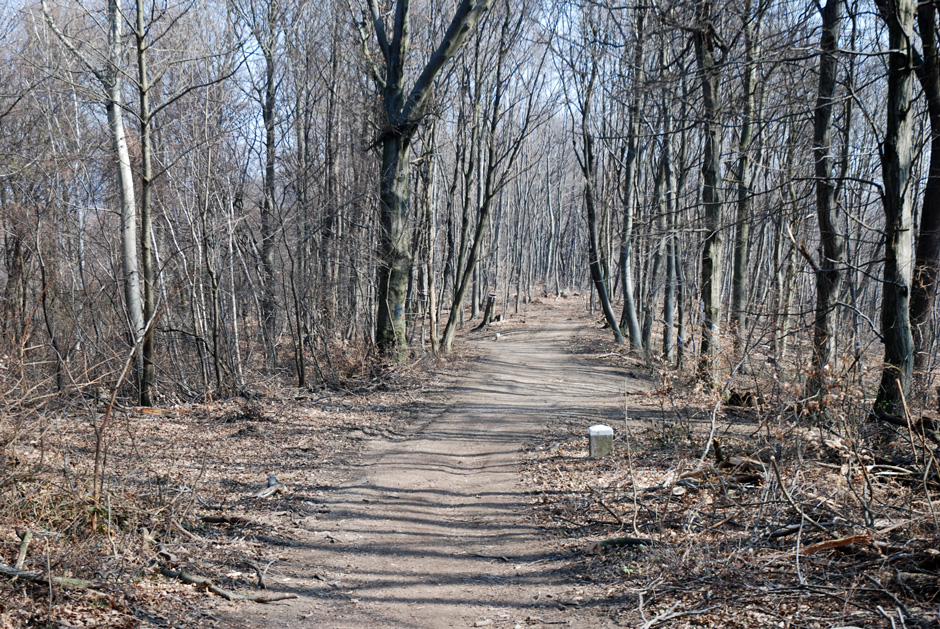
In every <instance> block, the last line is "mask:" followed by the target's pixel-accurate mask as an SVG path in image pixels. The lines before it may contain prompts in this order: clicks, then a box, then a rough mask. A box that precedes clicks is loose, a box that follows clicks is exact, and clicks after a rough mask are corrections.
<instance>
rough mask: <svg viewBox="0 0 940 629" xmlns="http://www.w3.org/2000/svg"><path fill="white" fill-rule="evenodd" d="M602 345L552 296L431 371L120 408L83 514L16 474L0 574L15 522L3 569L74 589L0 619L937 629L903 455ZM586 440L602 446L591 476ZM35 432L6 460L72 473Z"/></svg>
mask: <svg viewBox="0 0 940 629" xmlns="http://www.w3.org/2000/svg"><path fill="white" fill-rule="evenodd" d="M497 334H498V335H499V336H497ZM607 339H608V337H607V335H606V333H605V332H604V331H603V330H601V329H600V327H599V326H598V325H597V324H596V323H595V322H594V321H592V320H591V318H589V317H588V316H587V315H586V314H585V313H584V311H583V308H582V307H581V304H580V303H579V302H578V300H577V299H569V300H564V299H554V300H545V302H544V303H537V304H532V305H530V306H529V310H528V311H527V313H526V314H525V315H524V316H517V317H514V318H511V319H509V320H508V321H505V322H501V323H498V324H495V325H493V326H491V327H490V328H489V329H487V330H486V331H483V332H471V333H467V334H466V335H464V336H463V337H462V339H461V343H462V347H464V348H466V349H465V350H462V354H461V355H460V356H457V357H456V358H454V359H451V360H449V361H447V362H445V363H440V364H421V365H418V366H415V367H410V368H401V369H399V370H393V371H392V372H390V373H386V374H384V375H383V376H382V377H381V378H376V379H374V380H369V381H365V382H361V383H359V385H357V386H347V387H346V388H344V389H342V390H339V389H337V390H334V391H325V392H323V393H322V394H308V393H303V394H300V393H298V394H295V395H291V396H285V395H280V396H273V395H269V396H263V397H259V398H255V399H252V400H249V401H246V400H228V401H224V402H218V403H214V404H206V405H202V406H199V407H186V408H178V409H164V410H160V411H157V410H156V409H153V410H150V411H147V412H141V411H129V412H128V413H126V415H124V416H122V418H121V421H120V425H118V426H116V427H115V428H114V436H113V438H112V440H111V445H110V450H109V451H110V459H109V462H108V466H109V467H108V470H109V489H110V491H109V493H108V494H107V495H108V496H109V498H108V503H107V504H105V505H102V504H101V502H100V501H99V503H97V504H95V505H92V506H88V505H87V504H86V503H81V504H78V505H76V504H74V503H75V500H74V499H71V500H70V499H69V498H68V497H69V496H74V495H75V492H74V490H72V491H70V490H69V488H68V487H66V486H64V485H67V484H68V483H67V482H59V483H58V487H56V486H55V485H53V486H52V487H50V486H49V483H46V484H44V485H42V487H43V489H42V490H31V489H30V487H31V486H30V485H29V483H31V482H33V483H36V482H38V481H36V480H35V478H33V477H30V478H25V477H24V479H23V480H22V481H20V482H19V484H18V485H17V487H18V491H19V492H20V495H21V496H28V497H29V500H26V499H25V498H24V499H22V500H20V501H19V502H16V508H12V507H10V506H9V505H10V504H11V503H10V501H9V498H7V497H5V496H0V497H2V498H4V500H6V501H7V506H6V507H5V508H4V509H3V510H0V565H12V564H13V562H14V560H15V559H16V556H17V554H18V550H19V549H21V548H23V547H24V545H23V543H22V540H21V534H22V531H23V530H25V529H26V528H31V529H36V530H37V534H38V533H41V532H42V531H45V530H49V531H55V533H54V535H52V534H50V535H49V536H46V537H42V536H41V535H40V536H38V537H37V541H35V542H33V545H32V547H30V549H28V550H29V552H30V554H29V555H28V557H27V559H26V561H25V563H24V569H28V570H34V571H43V570H50V569H51V572H52V573H53V574H66V575H71V576H80V577H84V578H87V579H89V580H90V581H92V582H93V584H94V585H93V586H92V587H90V588H84V589H80V590H74V589H64V588H61V587H52V588H49V587H47V586H46V585H45V584H43V585H38V584H35V583H28V582H24V581H22V580H13V581H10V580H8V579H4V578H2V577H0V627H19V626H49V627H79V626H113V627H137V626H142V627H212V626H215V627H243V628H249V627H266V628H271V629H274V628H277V627H336V628H341V627H486V626H493V627H513V628H516V627H528V626H541V625H559V626H568V627H643V628H644V629H650V628H652V627H742V628H743V627H757V626H760V627H771V626H776V627H892V628H893V627H909V628H913V627H922V628H926V627H937V626H940V622H938V620H940V616H938V611H937V609H938V607H937V606H938V603H940V600H938V598H937V597H938V594H940V551H938V550H937V541H938V538H940V536H938V527H937V521H936V520H935V518H934V514H933V510H934V508H935V507H936V503H937V496H936V493H937V487H936V486H935V485H933V484H931V482H927V481H921V480H919V479H918V478H916V477H913V475H912V474H910V473H909V472H911V471H916V469H917V460H916V459H915V460H913V461H910V460H904V461H902V460H901V459H900V458H897V459H892V460H891V461H890V462H888V460H887V459H886V458H885V456H884V453H883V452H879V454H878V455H875V454H874V453H872V452H871V451H869V450H868V449H866V448H867V446H866V445H865V444H868V443H870V442H871V439H870V438H869V436H866V435H863V434H858V432H857V431H856V432H854V433H852V434H848V431H847V430H841V431H840V430H838V429H835V428H830V429H827V430H819V429H809V428H806V427H805V426H804V425H803V424H805V422H800V421H798V417H795V416H793V417H791V415H793V414H792V413H789V414H788V413H787V412H786V411H785V409H787V408H789V405H788V403H787V400H786V399H785V397H786V395H785V390H786V387H782V388H780V389H779V390H775V391H771V390H770V388H769V387H770V385H767V387H768V388H767V389H766V390H758V391H754V390H748V391H744V390H743V389H742V392H735V391H731V390H730V389H729V388H727V387H726V388H725V390H724V391H723V393H713V392H709V391H703V390H701V389H699V388H696V387H694V386H693V385H691V384H683V376H682V375H681V374H674V373H673V374H670V373H668V372H665V371H662V372H660V371H655V370H653V369H650V368H648V367H647V366H646V365H644V364H643V363H642V362H640V361H638V360H637V359H634V358H628V357H625V356H624V355H622V352H620V351H619V350H618V349H617V348H616V347H613V346H612V344H611V343H609V341H608V340H607ZM760 382H762V381H761V380H760V379H759V378H758V377H757V376H754V377H753V378H750V379H748V380H747V382H746V383H744V382H740V383H736V384H742V385H743V384H747V385H749V386H751V387H752V388H753V387H756V386H757V384H755V383H760ZM834 391H836V392H837V393H840V394H842V395H843V397H846V396H848V398H851V395H849V394H850V393H851V392H849V391H842V392H839V391H837V390H836V389H834ZM735 395H737V397H738V398H739V399H737V400H735V399H734V397H735ZM772 396H773V397H774V399H773V400H771V399H770V398H771V397H772ZM846 404H849V402H846ZM781 409H783V410H781ZM598 423H603V424H607V425H609V426H612V427H613V428H614V430H615V435H616V441H615V448H616V449H615V453H614V455H613V456H611V457H606V458H603V459H591V458H589V457H588V452H587V428H588V426H590V425H593V424H598ZM47 432H48V434H49V435H50V436H49V437H47V438H46V441H52V440H53V437H54V438H55V439H56V440H58V441H57V443H56V444H55V445H53V444H50V443H45V442H42V440H38V441H31V442H30V441H27V442H24V444H23V446H22V447H21V448H20V449H19V450H17V452H16V457H15V459H14V458H11V460H15V462H16V464H17V465H20V466H24V467H27V466H29V465H30V464H33V465H32V467H30V469H33V470H35V469H37V467H36V465H35V464H36V461H40V460H42V461H47V463H46V465H47V467H49V469H51V470H53V471H55V470H58V472H59V473H60V474H61V472H62V468H67V467H68V466H71V468H69V469H72V474H73V475H74V476H75V477H80V476H81V474H82V470H83V466H85V467H87V466H88V464H89V462H88V459H89V457H90V453H91V451H92V450H93V446H92V444H91V443H90V437H89V435H88V429H87V426H85V427H82V425H81V424H80V423H77V422H74V421H73V422H63V423H62V424H59V425H55V426H54V427H53V428H49V429H48V430H47ZM713 432H714V435H713V436H716V437H718V443H719V444H720V450H721V452H720V454H719V455H718V456H716V455H715V454H714V449H713V448H710V449H709V450H710V452H712V454H709V456H708V458H707V459H702V457H701V455H702V452H703V450H704V449H705V446H706V444H708V443H709V436H710V434H711V433H713ZM915 437H916V436H915V435H911V439H912V440H914V439H915ZM30 448H32V450H31V449H30ZM892 448H896V449H902V448H900V445H899V444H897V443H889V444H884V445H883V448H882V449H883V451H884V452H889V451H890V450H891V449H892ZM47 451H48V452H47ZM926 452H927V450H926V449H922V450H921V455H922V456H923V455H924V453H926ZM51 453H57V454H54V455H53V454H51ZM63 453H65V454H63ZM49 460H57V462H55V463H49V462H48V461H49ZM895 463H896V464H895ZM927 470H928V471H929V470H930V466H929V465H928V466H927ZM275 479H276V480H275ZM274 483H276V484H274ZM13 502H15V501H13ZM88 529H91V530H92V532H93V534H92V535H87V534H85V535H79V531H81V530H86V531H87V530H88ZM64 540H67V543H66V541H64ZM161 569H162V572H161ZM179 573H187V574H190V575H193V576H198V577H208V578H211V579H212V580H213V582H214V583H215V584H216V585H217V586H219V587H221V588H224V591H226V592H234V593H235V594H236V595H261V596H267V597H271V598H277V597H279V596H290V597H292V598H286V599H284V600H278V601H274V602H270V603H267V604H262V603H259V602H250V601H248V600H244V599H237V600H231V601H229V600H224V599H223V598H222V597H220V596H217V595H215V594H210V593H208V592H207V591H206V589H205V587H194V586H192V585H187V584H184V583H182V582H180V581H179V580H178V579H176V578H172V575H173V574H179ZM261 583H263V584H264V588H265V589H261V588H260V584H261Z"/></svg>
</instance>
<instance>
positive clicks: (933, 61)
mask: <svg viewBox="0 0 940 629" xmlns="http://www.w3.org/2000/svg"><path fill="white" fill-rule="evenodd" d="M917 23H918V26H919V30H920V38H921V41H922V42H923V47H924V49H923V58H922V59H921V61H920V63H917V64H916V65H915V70H916V71H917V78H918V79H919V80H920V86H921V89H922V90H923V91H924V95H925V96H926V99H927V114H928V117H929V118H930V167H929V170H928V172H927V183H926V185H925V186H924V199H923V204H922V206H921V212H920V226H919V228H918V232H917V250H916V256H917V257H916V261H915V264H914V279H913V285H912V287H911V325H912V326H913V333H914V366H915V368H916V369H918V370H922V369H926V368H929V366H930V365H929V364H928V363H929V358H930V354H929V353H928V349H929V348H930V345H931V341H932V324H933V314H934V304H935V302H936V297H937V282H938V279H940V52H938V50H937V6H936V5H935V4H934V3H933V2H922V3H920V4H918V5H917Z"/></svg>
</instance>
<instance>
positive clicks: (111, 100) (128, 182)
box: [41, 0, 146, 392]
mask: <svg viewBox="0 0 940 629" xmlns="http://www.w3.org/2000/svg"><path fill="white" fill-rule="evenodd" d="M41 6H42V12H43V16H44V18H45V20H46V23H47V24H48V25H49V28H50V29H52V32H53V33H55V35H56V37H57V38H58V39H59V40H60V41H61V42H62V44H63V45H64V46H65V47H66V49H68V51H69V52H70V53H71V54H72V55H74V56H75V57H76V58H77V59H78V60H79V61H80V62H81V63H82V64H84V66H85V67H86V68H87V69H88V70H89V71H90V72H91V73H92V74H94V75H95V78H96V79H98V81H99V82H100V83H101V87H102V90H103V97H104V106H105V111H106V113H107V118H108V131H109V135H110V137H111V148H112V150H113V151H114V155H115V158H116V159H117V173H116V174H117V182H118V192H119V196H120V204H121V226H120V231H121V239H120V240H121V270H122V273H123V276H124V277H123V284H124V306H125V308H126V315H127V321H128V332H129V339H130V344H131V346H135V345H137V344H138V343H139V342H140V339H141V336H142V334H143V333H144V328H145V325H146V324H145V320H144V310H143V300H142V298H141V290H140V264H139V262H138V259H137V201H136V196H135V193H134V178H133V173H132V172H131V160H130V152H129V151H128V147H127V138H126V136H125V131H124V119H123V118H122V112H123V109H122V107H121V103H122V102H123V95H122V94H121V72H122V70H121V66H122V64H123V59H122V47H121V31H122V28H121V24H122V23H123V20H124V17H123V16H122V15H121V12H120V9H119V7H118V2H117V0H108V7H107V14H108V33H107V40H108V53H107V58H108V60H107V65H106V67H105V68H104V69H100V68H97V67H95V66H94V65H92V64H91V63H90V61H89V60H88V59H87V58H86V57H85V55H84V54H82V52H81V51H80V50H78V49H77V48H76V47H75V45H74V44H73V43H72V41H71V40H70V39H69V38H68V37H67V36H66V35H65V34H64V33H63V32H62V31H61V30H60V29H59V27H58V26H56V24H55V22H54V21H53V19H52V16H51V15H50V13H49V7H48V6H47V4H46V2H45V0H43V1H42V3H41ZM135 353H136V357H135V359H136V367H137V368H136V372H135V381H136V385H137V390H138V392H139V391H140V378H141V375H142V373H143V353H142V352H141V351H139V348H138V349H137V350H135Z"/></svg>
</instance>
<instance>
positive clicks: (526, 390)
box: [214, 307, 627, 628]
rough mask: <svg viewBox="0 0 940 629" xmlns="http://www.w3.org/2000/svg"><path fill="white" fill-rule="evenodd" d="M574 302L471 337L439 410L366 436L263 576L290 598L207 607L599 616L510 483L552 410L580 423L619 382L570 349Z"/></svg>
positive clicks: (314, 618)
mask: <svg viewBox="0 0 940 629" xmlns="http://www.w3.org/2000/svg"><path fill="white" fill-rule="evenodd" d="M569 313H570V311H569V310H566V309H555V308H552V307H544V308H540V309H539V311H538V313H536V314H534V315H532V316H530V318H529V321H528V324H527V325H526V327H525V329H523V330H517V331H513V332H509V333H506V334H502V335H501V338H500V339H499V340H498V341H496V340H494V336H495V335H494V334H488V335H487V336H486V337H485V338H482V337H481V338H477V339H476V340H473V341H470V342H471V343H472V344H473V345H474V346H475V349H476V350H477V352H478V354H479V356H480V358H479V360H478V361H475V362H474V363H473V365H472V369H473V371H471V372H468V373H466V374H465V375H463V376H462V377H460V378H459V379H458V381H457V383H456V386H455V387H454V391H453V397H452V399H451V401H450V403H449V404H448V405H447V407H446V410H445V411H444V412H442V413H440V414H439V415H437V416H434V417H428V418H423V420H422V421H424V422H425V423H424V424H423V426H421V427H420V428H419V429H417V430H416V431H415V433H414V434H413V435H412V436H411V437H410V438H409V439H407V440H403V441H398V442H389V441H385V440H375V441H373V442H371V443H370V444H369V447H368V449H367V453H366V456H365V457H364V458H363V463H362V465H361V466H357V467H356V468H354V470H353V480H351V481H349V482H347V483H346V484H344V485H343V487H342V488H341V489H339V490H338V491H336V492H333V493H332V495H331V496H330V498H329V499H328V507H329V512H328V513H325V514H323V515H321V516H320V517H319V518H318V519H317V520H315V521H312V522H307V523H305V527H304V528H305V533H304V534H303V535H302V538H301V540H300V541H299V543H296V544H294V545H293V547H292V548H290V549H285V550H284V552H283V555H282V557H283V559H285V560H286V561H283V562H279V563H278V564H277V567H278V568H279V569H278V570H277V572H275V571H274V570H273V569H272V574H271V575H270V577H269V581H270V582H271V585H270V587H271V589H272V590H275V591H288V592H295V593H297V594H298V595H299V598H298V599H296V600H292V601H286V602H283V603H279V604H277V605H272V606H257V605H256V606H250V605H247V604H244V603H241V604H224V605H223V606H222V607H220V608H219V609H218V610H217V613H216V614H214V615H216V616H218V615H222V616H223V618H221V620H222V622H223V624H225V626H247V627H270V628H274V627H468V626H469V627H473V626H497V627H514V626H516V625H523V626H525V625H530V624H531V625H537V624H541V623H551V624H559V625H566V626H569V627H603V626H608V621H607V618H606V615H605V613H604V610H603V606H602V605H595V604H594V601H596V597H597V595H598V594H599V593H597V592H593V591H590V588H589V587H588V588H587V589H585V588H586V586H585V585H584V584H581V583H579V582H577V581H575V580H574V578H573V577H572V576H571V575H569V574H568V573H567V571H566V569H565V566H566V562H565V557H563V556H560V555H558V554H557V553H558V543H557V541H553V540H551V539H546V538H545V536H544V534H543V533H541V531H540V529H539V527H538V524H537V522H535V520H534V512H533V510H532V508H531V506H530V504H529V503H530V501H529V500H528V498H527V496H526V495H525V494H524V493H523V491H522V488H521V487H520V484H519V474H518V465H519V463H520V461H521V459H522V449H523V447H524V446H525V445H526V444H527V443H532V441H533V437H536V436H537V435H539V433H540V432H541V431H542V430H543V429H544V428H545V426H546V425H547V423H548V422H549V421H550V420H551V418H552V417H553V416H557V415H559V414H563V415H564V416H565V417H566V418H572V417H583V423H584V426H585V431H586V427H587V426H588V425H590V424H592V423H596V422H597V421H598V420H599V419H600V420H609V418H610V415H611V413H613V412H615V411H614V409H616V408H617V406H618V404H619V399H620V396H621V394H622V392H623V390H624V388H625V386H627V384H626V383H627V380H626V379H625V378H624V376H623V373H622V371H620V370H617V369H615V368H611V367H604V366H599V365H594V364H592V365H588V364H587V363H586V362H584V361H582V360H581V359H579V358H578V357H577V356H576V355H573V354H571V353H570V352H569V347H570V344H571V341H572V339H573V337H574V336H575V335H576V334H577V333H578V332H579V331H581V330H583V329H584V325H585V323H584V320H583V319H577V318H571V317H570V316H569ZM600 596H603V594H602V593H600ZM540 621H541V623H540Z"/></svg>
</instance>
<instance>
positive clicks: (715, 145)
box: [694, 0, 722, 383]
mask: <svg viewBox="0 0 940 629" xmlns="http://www.w3.org/2000/svg"><path fill="white" fill-rule="evenodd" d="M711 9H712V3H711V1H710V0H703V1H702V2H700V3H699V4H697V5H696V18H697V22H698V28H697V29H696V31H695V34H694V40H695V60H696V64H697V65H698V72H699V77H700V80H701V85H702V105H703V107H704V111H703V116H702V118H703V129H702V135H703V137H704V141H705V147H704V151H703V155H702V205H703V206H704V207H705V244H704V246H703V247H702V277H701V287H702V289H701V294H702V306H703V309H704V312H703V317H702V348H701V355H700V357H699V364H698V372H699V378H700V379H701V380H702V381H705V382H708V383H711V382H713V379H712V367H713V362H714V359H715V356H716V355H717V354H718V348H719V344H720V336H719V332H718V326H719V315H720V305H721V249H722V235H721V193H720V188H719V186H720V185H721V127H720V125H719V124H718V107H719V100H720V95H719V93H718V88H719V84H720V78H721V77H720V75H719V72H718V64H717V61H716V59H715V33H714V31H713V28H714V26H713V25H712V24H711Z"/></svg>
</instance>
